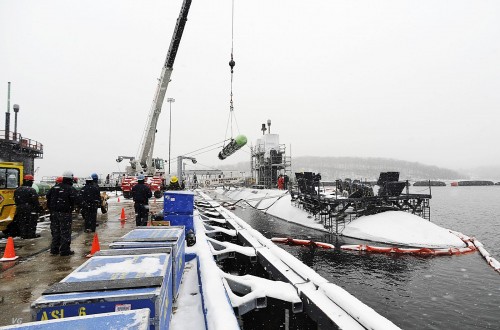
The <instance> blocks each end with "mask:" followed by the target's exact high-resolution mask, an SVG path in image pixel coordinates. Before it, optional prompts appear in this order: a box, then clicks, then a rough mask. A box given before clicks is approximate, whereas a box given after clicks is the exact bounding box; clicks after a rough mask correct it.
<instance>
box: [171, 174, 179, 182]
mask: <svg viewBox="0 0 500 330" xmlns="http://www.w3.org/2000/svg"><path fill="white" fill-rule="evenodd" d="M177 181H179V179H177V177H176V176H175V175H174V176H173V177H172V178H171V179H170V182H172V183H176V182H177Z"/></svg>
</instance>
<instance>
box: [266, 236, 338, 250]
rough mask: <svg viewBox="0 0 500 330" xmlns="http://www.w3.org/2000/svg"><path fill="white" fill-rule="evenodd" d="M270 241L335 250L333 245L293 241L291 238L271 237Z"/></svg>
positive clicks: (300, 240)
mask: <svg viewBox="0 0 500 330" xmlns="http://www.w3.org/2000/svg"><path fill="white" fill-rule="evenodd" d="M271 241H273V242H275V243H282V244H288V245H302V246H309V247H320V248H322V249H335V245H333V244H329V243H323V242H313V241H310V240H305V239H295V238H291V237H273V238H271Z"/></svg>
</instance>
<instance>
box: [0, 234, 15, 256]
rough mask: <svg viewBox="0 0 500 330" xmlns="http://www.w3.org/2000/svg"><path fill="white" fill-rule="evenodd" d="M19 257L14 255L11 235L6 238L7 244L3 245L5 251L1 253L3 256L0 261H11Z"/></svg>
mask: <svg viewBox="0 0 500 330" xmlns="http://www.w3.org/2000/svg"><path fill="white" fill-rule="evenodd" d="M17 258H19V257H18V256H16V251H15V250H14V240H13V239H12V237H9V238H7V245H5V252H4V253H3V258H2V259H0V261H12V260H16V259H17Z"/></svg>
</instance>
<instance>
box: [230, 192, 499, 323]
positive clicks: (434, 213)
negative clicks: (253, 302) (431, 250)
mask: <svg viewBox="0 0 500 330" xmlns="http://www.w3.org/2000/svg"><path fill="white" fill-rule="evenodd" d="M412 190H413V192H422V193H424V192H428V188H425V187H412ZM499 200H500V186H489V187H449V186H448V187H433V188H432V199H431V221H432V222H434V223H436V224H437V225H440V226H442V227H444V228H449V229H452V230H455V231H459V232H461V233H463V234H465V235H468V236H473V237H476V238H477V239H478V240H479V241H480V242H482V243H483V244H484V246H485V248H486V250H488V251H489V252H490V254H491V255H492V256H493V257H495V258H496V259H497V260H500V235H498V228H499V227H498V224H499V222H500V220H499V219H500V203H499V202H498V201H499ZM234 212H235V214H237V215H238V216H239V217H241V218H242V219H244V220H245V221H247V222H248V223H249V224H250V225H251V226H253V227H254V228H255V229H257V230H259V231H260V232H261V233H263V234H264V235H265V236H266V237H268V238H271V237H293V238H300V239H310V240H313V241H320V242H329V243H334V244H336V245H337V246H340V245H342V244H359V243H367V242H360V241H356V240H353V239H349V238H343V237H335V236H332V235H329V234H326V233H322V232H319V231H316V230H312V229H309V228H306V227H303V226H299V225H296V224H292V223H288V222H285V221H283V220H280V219H277V218H274V217H272V216H269V215H267V214H264V213H262V212H261V211H256V210H254V209H252V208H249V207H246V208H238V209H237V210H235V211H234ZM371 244H373V243H371ZM373 245H375V244H373ZM281 247H282V248H284V249H285V250H286V251H288V252H290V253H291V254H293V255H294V256H296V257H297V258H299V259H300V260H301V261H302V262H303V263H305V264H306V265H308V266H309V267H311V268H312V269H314V270H315V271H316V272H318V273H319V274H320V275H321V276H323V277H324V278H326V279H328V280H329V281H331V282H332V283H335V284H337V285H339V286H341V287H342V288H344V289H346V290H347V291H348V292H350V293H351V294H352V295H354V296H355V297H357V298H358V299H359V300H361V301H362V302H364V303H365V304H367V305H369V306H370V307H372V308H373V309H374V310H376V311H377V312H378V313H380V314H381V315H383V316H385V317H386V318H388V319H389V320H391V321H392V322H394V323H395V324H396V325H397V326H399V327H401V328H402V329H419V330H420V329H499V328H500V274H499V273H497V272H496V271H495V270H494V269H493V268H491V267H490V266H489V265H488V264H487V263H486V262H485V260H484V259H483V258H482V256H481V255H480V254H479V253H478V252H476V253H470V254H465V255H458V256H436V257H419V256H410V255H385V254H369V253H364V252H350V251H341V250H339V249H335V250H323V249H311V248H308V247H301V246H288V245H281Z"/></svg>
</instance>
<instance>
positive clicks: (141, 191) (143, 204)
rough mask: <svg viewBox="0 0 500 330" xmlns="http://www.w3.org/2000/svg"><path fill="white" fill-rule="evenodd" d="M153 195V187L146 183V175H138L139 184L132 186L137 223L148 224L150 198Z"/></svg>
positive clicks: (140, 224)
mask: <svg viewBox="0 0 500 330" xmlns="http://www.w3.org/2000/svg"><path fill="white" fill-rule="evenodd" d="M151 197H153V194H152V193H151V189H149V187H148V186H146V185H145V184H144V175H142V174H139V175H138V176H137V184H136V185H135V186H134V187H132V198H133V200H134V209H135V224H136V226H146V225H147V223H148V212H149V205H148V203H149V201H148V200H149V199H150V198H151Z"/></svg>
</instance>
